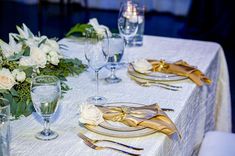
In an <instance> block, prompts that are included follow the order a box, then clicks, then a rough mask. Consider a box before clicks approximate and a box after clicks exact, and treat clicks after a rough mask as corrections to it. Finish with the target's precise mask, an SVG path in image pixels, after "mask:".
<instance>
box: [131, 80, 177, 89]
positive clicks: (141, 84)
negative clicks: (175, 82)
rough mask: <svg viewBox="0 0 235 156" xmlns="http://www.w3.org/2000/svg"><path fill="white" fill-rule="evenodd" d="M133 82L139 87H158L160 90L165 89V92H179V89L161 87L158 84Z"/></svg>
mask: <svg viewBox="0 0 235 156" xmlns="http://www.w3.org/2000/svg"><path fill="white" fill-rule="evenodd" d="M135 82H136V83H137V84H139V85H140V86H143V87H151V86H156V87H160V88H164V89H167V90H171V91H179V89H177V88H172V87H167V86H163V85H161V84H158V83H152V82H147V81H145V82H140V81H137V80H135Z"/></svg>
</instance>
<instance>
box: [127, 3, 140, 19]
mask: <svg viewBox="0 0 235 156" xmlns="http://www.w3.org/2000/svg"><path fill="white" fill-rule="evenodd" d="M124 17H126V18H128V19H130V22H132V23H136V22H138V15H137V9H136V5H133V4H131V2H130V1H128V2H127V8H126V11H125V12H124Z"/></svg>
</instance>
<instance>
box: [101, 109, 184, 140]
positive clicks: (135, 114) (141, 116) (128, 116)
mask: <svg viewBox="0 0 235 156" xmlns="http://www.w3.org/2000/svg"><path fill="white" fill-rule="evenodd" d="M97 107H98V108H99V109H100V110H101V112H102V113H103V118H104V119H105V120H111V121H114V122H122V123H124V124H126V125H128V126H131V127H136V126H143V127H147V128H152V129H156V130H157V131H158V132H162V133H164V134H166V135H167V136H169V137H170V136H171V135H173V134H174V133H177V134H178V135H179V133H178V130H177V128H176V126H175V125H174V123H173V122H172V121H171V119H170V118H169V117H168V116H167V114H166V113H165V112H164V111H162V110H161V108H160V107H159V106H158V104H152V105H149V106H142V107H127V106H120V107H117V106H115V107H114V106H97ZM179 136H180V135H179Z"/></svg>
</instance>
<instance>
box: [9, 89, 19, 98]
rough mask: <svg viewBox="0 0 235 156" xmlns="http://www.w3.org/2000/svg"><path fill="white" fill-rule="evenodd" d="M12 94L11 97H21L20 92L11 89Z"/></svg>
mask: <svg viewBox="0 0 235 156" xmlns="http://www.w3.org/2000/svg"><path fill="white" fill-rule="evenodd" d="M10 92H11V95H12V96H19V95H18V92H17V91H16V90H15V89H14V88H11V89H10Z"/></svg>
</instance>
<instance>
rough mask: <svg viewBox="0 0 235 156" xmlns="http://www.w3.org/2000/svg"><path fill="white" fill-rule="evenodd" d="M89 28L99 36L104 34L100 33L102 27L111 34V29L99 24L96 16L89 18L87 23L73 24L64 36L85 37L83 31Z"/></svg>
mask: <svg viewBox="0 0 235 156" xmlns="http://www.w3.org/2000/svg"><path fill="white" fill-rule="evenodd" d="M88 28H91V29H92V30H93V32H95V33H96V34H97V35H99V36H103V35H104V34H102V33H103V32H104V31H103V29H105V30H106V33H107V35H108V36H111V31H110V30H109V28H108V27H107V26H105V25H100V24H99V22H98V20H97V19H96V18H92V19H90V20H89V22H88V23H87V24H80V23H78V24H76V25H75V26H73V27H72V28H71V29H70V30H69V32H68V33H67V34H66V37H71V36H74V37H85V31H86V29H88Z"/></svg>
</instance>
